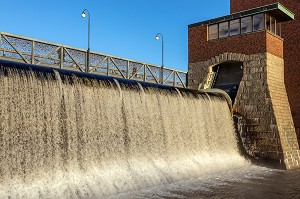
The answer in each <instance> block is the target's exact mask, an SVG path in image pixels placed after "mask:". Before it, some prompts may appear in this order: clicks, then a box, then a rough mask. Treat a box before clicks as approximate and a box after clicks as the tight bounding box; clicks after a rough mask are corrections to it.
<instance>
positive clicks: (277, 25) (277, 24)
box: [276, 23, 281, 37]
mask: <svg viewBox="0 0 300 199" xmlns="http://www.w3.org/2000/svg"><path fill="white" fill-rule="evenodd" d="M276 35H278V36H280V37H281V24H280V23H276Z"/></svg>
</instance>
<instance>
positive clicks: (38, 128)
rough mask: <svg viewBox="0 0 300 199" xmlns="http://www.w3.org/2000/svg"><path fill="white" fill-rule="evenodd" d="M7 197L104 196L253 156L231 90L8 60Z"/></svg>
mask: <svg viewBox="0 0 300 199" xmlns="http://www.w3.org/2000/svg"><path fill="white" fill-rule="evenodd" d="M0 88H1V92H0V105H1V109H0V128H1V129H0V130H1V131H0V149H1V151H0V158H1V159H0V176H1V178H0V198H11V199H12V198H32V199H35V198H43V199H44V198H49V199H52V198H103V197H107V196H109V195H112V194H116V193H121V192H125V191H128V190H138V189H143V188H145V187H149V186H154V185H159V184H169V183H172V182H176V181H180V180H183V179H191V178H196V177H201V175H205V174H210V173H215V172H219V171H224V170H231V169H234V168H239V167H242V166H245V165H248V162H247V161H245V160H244V158H243V157H241V156H240V154H239V153H238V149H237V143H236V142H237V141H236V138H235V133H234V129H233V122H232V118H231V115H230V112H229V109H228V106H227V103H226V100H224V99H222V98H220V97H217V96H213V95H212V96H207V95H205V94H192V93H189V92H178V91H176V90H167V89H158V88H151V87H148V88H146V87H145V88H143V87H142V86H141V85H138V84H136V85H133V84H132V85H131V84H123V83H119V82H118V81H115V82H114V81H108V80H96V79H88V78H79V77H77V76H75V75H74V76H68V75H62V74H60V73H58V72H57V71H56V72H54V73H48V72H37V71H30V70H21V69H14V68H6V67H5V66H2V67H1V69H0Z"/></svg>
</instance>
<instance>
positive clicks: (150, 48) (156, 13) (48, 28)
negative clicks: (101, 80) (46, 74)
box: [0, 0, 230, 71]
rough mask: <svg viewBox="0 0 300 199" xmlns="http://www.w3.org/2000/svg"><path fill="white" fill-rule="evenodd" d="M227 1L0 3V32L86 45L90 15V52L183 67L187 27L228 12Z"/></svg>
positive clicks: (53, 0)
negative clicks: (86, 16) (83, 14)
mask: <svg viewBox="0 0 300 199" xmlns="http://www.w3.org/2000/svg"><path fill="white" fill-rule="evenodd" d="M229 4H230V1H229V0H210V1H207V0H151V1H150V0H126V1H123V0H106V1H104V0H72V1H71V0H49V1H45V0H39V1H38V0H26V1H25V0H16V1H8V0H5V1H4V0H3V1H2V2H1V14H0V31H1V32H9V33H12V34H18V35H22V36H27V37H32V38H36V39H40V40H45V41H50V42H54V43H60V44H64V45H68V46H73V47H77V48H84V49H85V48H87V24H88V23H87V22H88V21H87V19H83V18H81V12H82V11H83V9H85V8H87V9H88V10H89V11H90V14H91V50H92V51H96V52H101V53H105V54H111V55H114V56H119V57H124V58H128V59H133V60H137V61H142V62H147V63H151V64H155V65H161V41H156V40H155V35H156V33H158V32H160V33H162V34H163V35H164V43H165V56H164V59H165V61H164V62H165V66H166V67H168V68H174V69H177V70H182V71H187V70H188V67H187V66H188V49H187V47H188V29H187V25H188V24H191V23H196V22H199V21H204V20H207V19H211V18H216V17H220V16H223V15H227V14H229V7H230V5H229Z"/></svg>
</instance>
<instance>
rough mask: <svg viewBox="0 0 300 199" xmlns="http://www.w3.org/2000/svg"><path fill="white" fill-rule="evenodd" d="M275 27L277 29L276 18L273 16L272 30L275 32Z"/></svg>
mask: <svg viewBox="0 0 300 199" xmlns="http://www.w3.org/2000/svg"><path fill="white" fill-rule="evenodd" d="M275 29H276V20H275V19H274V18H273V17H271V32H272V33H274V34H275Z"/></svg>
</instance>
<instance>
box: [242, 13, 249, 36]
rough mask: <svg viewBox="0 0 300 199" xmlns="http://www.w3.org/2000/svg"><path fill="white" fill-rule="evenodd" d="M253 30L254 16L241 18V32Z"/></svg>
mask: <svg viewBox="0 0 300 199" xmlns="http://www.w3.org/2000/svg"><path fill="white" fill-rule="evenodd" d="M251 31H252V17H251V16H250V17H244V18H242V19H241V33H247V32H251Z"/></svg>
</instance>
